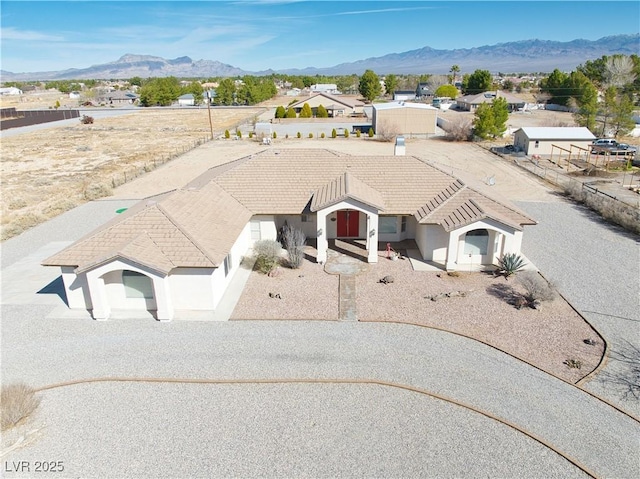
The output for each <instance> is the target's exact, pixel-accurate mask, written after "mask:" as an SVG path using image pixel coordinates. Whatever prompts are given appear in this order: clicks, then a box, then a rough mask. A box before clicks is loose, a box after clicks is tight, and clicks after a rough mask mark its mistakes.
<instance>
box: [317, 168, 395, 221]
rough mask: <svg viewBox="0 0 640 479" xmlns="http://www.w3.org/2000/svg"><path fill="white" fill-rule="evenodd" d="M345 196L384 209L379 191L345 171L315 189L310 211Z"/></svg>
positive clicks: (329, 204) (336, 201) (324, 206)
mask: <svg viewBox="0 0 640 479" xmlns="http://www.w3.org/2000/svg"><path fill="white" fill-rule="evenodd" d="M347 198H351V199H354V200H358V201H360V202H362V203H365V204H367V205H370V206H373V207H374V208H377V209H378V210H384V200H383V199H382V195H381V194H380V192H379V191H376V190H374V189H373V188H371V187H370V186H369V185H366V184H365V183H363V182H362V181H360V180H359V179H358V178H356V177H355V176H353V175H352V174H351V173H349V172H348V171H346V172H345V173H343V174H342V175H340V176H339V177H338V178H336V179H334V180H332V181H330V182H329V183H327V184H326V185H324V186H323V187H321V188H319V189H317V190H316V191H315V193H314V194H313V197H312V199H311V211H313V212H315V211H318V210H321V209H323V208H326V207H328V206H331V205H335V204H336V203H339V202H341V201H343V200H346V199H347Z"/></svg>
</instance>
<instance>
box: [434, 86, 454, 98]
mask: <svg viewBox="0 0 640 479" xmlns="http://www.w3.org/2000/svg"><path fill="white" fill-rule="evenodd" d="M435 95H436V96H437V97H446V98H456V97H457V96H458V89H457V88H456V87H454V86H453V85H441V86H439V87H438V88H437V90H436V91H435Z"/></svg>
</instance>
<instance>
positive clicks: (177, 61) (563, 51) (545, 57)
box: [1, 33, 640, 81]
mask: <svg viewBox="0 0 640 479" xmlns="http://www.w3.org/2000/svg"><path fill="white" fill-rule="evenodd" d="M616 53H620V54H624V55H631V54H636V55H639V54H640V34H638V33H634V34H621V35H612V36H608V37H603V38H600V39H599V40H595V41H591V40H584V39H577V40H572V41H570V42H558V41H553V40H540V39H532V40H519V41H514V42H507V43H498V44H496V45H483V46H479V47H474V48H458V49H454V50H437V49H434V48H431V47H429V46H424V47H422V48H417V49H415V50H409V51H405V52H400V53H390V54H388V55H384V56H381V57H371V58H366V59H364V60H358V61H354V62H350V63H341V64H339V65H334V66H330V67H322V68H318V67H307V68H304V69H285V70H282V69H281V70H276V71H274V70H272V69H269V70H265V71H262V72H249V71H245V70H242V69H240V68H237V67H234V66H232V65H227V64H225V63H221V62H219V61H216V60H197V61H194V60H192V59H191V58H190V57H188V56H182V57H178V58H174V59H172V60H167V59H165V58H162V57H158V56H153V55H141V54H133V53H127V54H125V55H122V56H121V57H120V58H119V59H118V60H116V61H113V62H109V63H105V64H101V65H93V66H91V67H89V68H83V69H75V68H74V69H68V70H64V71H55V72H36V73H12V72H8V71H2V73H1V75H2V76H1V80H2V81H29V80H81V79H103V78H132V77H134V76H139V77H142V78H148V77H168V76H175V77H188V78H203V77H204V78H206V77H234V76H243V75H247V74H254V75H269V74H271V73H285V74H290V75H351V74H358V75H360V74H362V73H363V72H364V71H365V70H373V71H374V72H376V73H378V74H382V75H384V74H388V73H397V74H423V73H432V74H446V73H449V71H450V69H451V66H452V65H458V66H459V67H460V71H461V73H469V72H473V71H474V70H477V69H482V70H489V71H491V72H504V73H526V72H531V73H533V72H551V71H553V70H554V69H556V68H557V69H559V70H563V71H570V70H572V69H575V68H576V67H577V66H578V65H580V64H584V63H585V62H586V61H587V60H596V59H598V58H600V57H602V56H603V55H613V54H616Z"/></svg>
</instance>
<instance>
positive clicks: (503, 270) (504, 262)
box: [496, 253, 526, 278]
mask: <svg viewBox="0 0 640 479" xmlns="http://www.w3.org/2000/svg"><path fill="white" fill-rule="evenodd" d="M525 265H526V263H525V262H524V260H523V259H522V257H521V256H520V255H519V254H516V253H505V254H503V255H502V256H501V257H500V259H498V269H497V271H496V273H498V274H501V275H502V276H504V277H505V278H508V277H509V276H511V275H513V274H516V273H517V272H518V271H521V270H522V269H523V268H524V267H525Z"/></svg>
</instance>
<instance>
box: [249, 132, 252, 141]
mask: <svg viewBox="0 0 640 479" xmlns="http://www.w3.org/2000/svg"><path fill="white" fill-rule="evenodd" d="M251 138H253V132H252V131H250V132H249V139H251Z"/></svg>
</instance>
